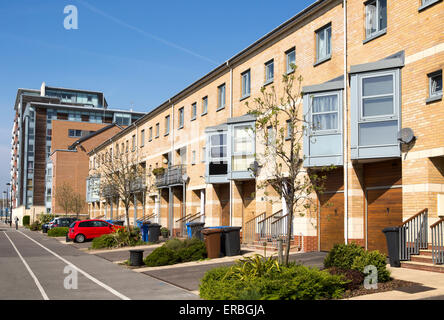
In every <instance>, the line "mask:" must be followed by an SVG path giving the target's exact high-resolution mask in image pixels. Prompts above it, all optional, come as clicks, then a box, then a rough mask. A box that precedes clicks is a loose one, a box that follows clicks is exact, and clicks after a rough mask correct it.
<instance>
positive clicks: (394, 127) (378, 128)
mask: <svg viewBox="0 0 444 320" xmlns="http://www.w3.org/2000/svg"><path fill="white" fill-rule="evenodd" d="M397 133H398V121H397V120H394V121H383V122H369V123H360V124H359V145H360V146H375V145H386V144H397V143H398V141H397Z"/></svg>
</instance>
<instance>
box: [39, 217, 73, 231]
mask: <svg viewBox="0 0 444 320" xmlns="http://www.w3.org/2000/svg"><path fill="white" fill-rule="evenodd" d="M77 220H78V219H77V218H68V217H58V218H54V219H52V220H51V221H50V222H48V223H44V224H42V232H43V233H47V232H48V230H49V229H52V228H57V227H69V225H70V224H71V223H73V222H74V221H77Z"/></svg>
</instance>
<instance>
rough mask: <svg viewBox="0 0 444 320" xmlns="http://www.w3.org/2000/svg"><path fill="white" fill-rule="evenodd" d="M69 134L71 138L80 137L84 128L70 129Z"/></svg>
mask: <svg viewBox="0 0 444 320" xmlns="http://www.w3.org/2000/svg"><path fill="white" fill-rule="evenodd" d="M68 136H69V137H70V138H80V137H81V136H82V130H76V129H68Z"/></svg>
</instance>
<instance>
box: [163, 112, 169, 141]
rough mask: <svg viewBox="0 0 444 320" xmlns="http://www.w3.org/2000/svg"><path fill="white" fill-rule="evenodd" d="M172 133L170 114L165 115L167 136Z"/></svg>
mask: <svg viewBox="0 0 444 320" xmlns="http://www.w3.org/2000/svg"><path fill="white" fill-rule="evenodd" d="M169 134H170V115H167V116H165V134H164V135H165V136H167V135H169Z"/></svg>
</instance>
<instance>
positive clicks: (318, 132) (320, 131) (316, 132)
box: [308, 90, 342, 136]
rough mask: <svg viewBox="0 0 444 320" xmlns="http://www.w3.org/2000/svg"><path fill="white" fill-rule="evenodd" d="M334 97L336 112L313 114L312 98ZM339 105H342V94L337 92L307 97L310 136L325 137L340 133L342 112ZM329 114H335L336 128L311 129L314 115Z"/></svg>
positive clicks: (314, 94) (326, 92)
mask: <svg viewBox="0 0 444 320" xmlns="http://www.w3.org/2000/svg"><path fill="white" fill-rule="evenodd" d="M333 95H336V97H337V98H336V101H337V103H338V105H337V109H336V111H325V112H313V98H316V97H327V96H333ZM341 103H342V92H341V91H339V90H334V91H325V92H319V93H313V94H310V96H309V106H308V107H309V113H310V121H311V124H312V126H311V127H310V135H314V136H315V135H326V134H337V133H340V132H341V131H342V130H341V127H342V117H341V115H342V112H341V107H342V106H341ZM330 113H336V114H337V120H338V122H337V128H336V129H315V128H314V127H313V123H314V121H313V118H314V116H315V115H318V114H330Z"/></svg>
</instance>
